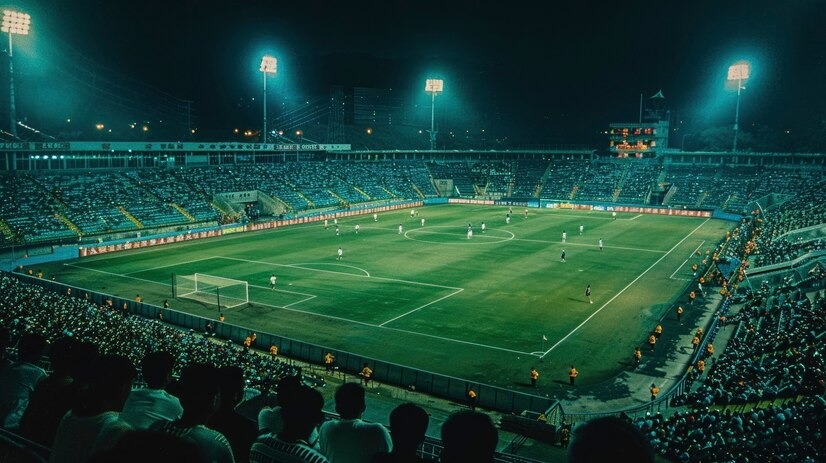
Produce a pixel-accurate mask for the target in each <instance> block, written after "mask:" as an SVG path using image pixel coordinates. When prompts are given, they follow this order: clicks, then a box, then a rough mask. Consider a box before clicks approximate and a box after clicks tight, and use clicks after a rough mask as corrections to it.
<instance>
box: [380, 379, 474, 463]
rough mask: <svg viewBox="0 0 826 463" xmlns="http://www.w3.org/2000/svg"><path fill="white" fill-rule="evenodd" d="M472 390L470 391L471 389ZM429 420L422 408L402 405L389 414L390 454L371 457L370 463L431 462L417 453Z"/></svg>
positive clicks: (384, 453) (381, 453) (407, 404)
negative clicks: (391, 443)
mask: <svg viewBox="0 0 826 463" xmlns="http://www.w3.org/2000/svg"><path fill="white" fill-rule="evenodd" d="M471 390H472V389H471ZM428 421H430V418H429V417H428V416H427V412H426V411H424V409H423V408H422V407H419V406H418V405H414V404H412V403H404V404H401V405H399V406H398V407H396V408H394V409H393V411H392V412H390V438H391V440H392V442H393V450H392V451H391V452H379V453H377V454H375V455H373V461H372V463H423V462H428V461H433V460H425V459H422V458H419V456H418V454H417V452H418V450H419V446H421V445H422V442H424V438H425V433H426V432H427V424H428Z"/></svg>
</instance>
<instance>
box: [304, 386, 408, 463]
mask: <svg viewBox="0 0 826 463" xmlns="http://www.w3.org/2000/svg"><path fill="white" fill-rule="evenodd" d="M365 408H366V404H365V400H364V387H362V386H361V385H360V384H358V383H344V384H342V385H341V386H340V387H339V388H338V390H337V391H336V412H338V414H339V415H340V416H341V418H340V419H338V420H331V421H327V422H325V423H324V424H322V425H321V428H320V429H319V431H318V443H319V447H320V448H321V453H323V454H324V455H325V456H326V457H327V459H328V460H330V463H370V461H371V459H372V458H373V455H375V454H376V453H379V452H389V451H390V450H391V449H392V441H391V440H390V433H389V432H388V431H387V428H385V427H384V426H382V425H381V424H379V423H368V422H366V421H362V419H361V416H362V414H363V413H364V410H365Z"/></svg>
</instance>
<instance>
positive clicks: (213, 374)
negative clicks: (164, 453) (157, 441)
mask: <svg viewBox="0 0 826 463" xmlns="http://www.w3.org/2000/svg"><path fill="white" fill-rule="evenodd" d="M179 386H180V387H179V393H180V396H179V398H180V399H181V405H182V406H183V407H184V414H183V415H182V416H181V418H180V419H178V420H174V421H168V420H161V421H156V422H155V423H153V424H152V426H151V427H150V429H151V430H152V431H161V432H164V433H167V434H171V435H173V436H176V437H180V438H182V439H183V440H185V441H187V442H191V443H193V444H195V445H197V446H198V447H199V448H200V449H201V451H202V452H203V453H204V456H206V459H207V461H209V462H216V463H234V462H235V458H234V457H233V454H232V447H230V445H229V441H228V440H227V438H226V437H224V435H223V434H221V433H220V432H218V431H216V430H214V429H210V428H208V427H207V426H206V423H207V422H208V421H209V418H210V417H211V416H212V414H213V413H215V410H217V408H218V398H219V395H220V388H219V385H218V378H217V369H216V368H215V367H213V366H211V365H206V364H194V365H190V366H188V367H186V368H184V370H183V372H181V381H180V384H179Z"/></svg>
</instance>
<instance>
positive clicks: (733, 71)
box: [728, 61, 751, 153]
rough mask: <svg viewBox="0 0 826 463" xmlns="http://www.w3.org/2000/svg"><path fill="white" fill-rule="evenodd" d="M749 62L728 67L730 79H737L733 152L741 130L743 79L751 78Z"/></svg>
mask: <svg viewBox="0 0 826 463" xmlns="http://www.w3.org/2000/svg"><path fill="white" fill-rule="evenodd" d="M750 71H751V69H749V63H747V62H743V61H741V62H739V63H735V64H732V65H731V66H729V68H728V80H730V81H735V80H736V81H737V107H736V109H735V111H734V142H733V143H732V147H731V152H732V153H736V152H737V134H738V132H739V131H740V92H741V91H742V90H743V88H744V87H743V80H745V79H748V78H749V72H750Z"/></svg>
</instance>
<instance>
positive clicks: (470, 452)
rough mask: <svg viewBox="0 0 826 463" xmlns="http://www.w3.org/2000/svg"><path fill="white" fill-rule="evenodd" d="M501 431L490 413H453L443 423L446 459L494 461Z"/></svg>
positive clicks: (454, 461)
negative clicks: (494, 423)
mask: <svg viewBox="0 0 826 463" xmlns="http://www.w3.org/2000/svg"><path fill="white" fill-rule="evenodd" d="M498 441H499V433H498V432H497V431H496V427H495V426H494V425H493V421H492V420H491V419H490V417H489V416H488V415H485V414H484V413H479V412H472V411H467V410H464V411H460V412H456V413H453V414H452V415H450V417H448V419H447V421H445V423H444V424H443V425H442V445H443V446H444V448H443V449H442V455H441V460H440V461H441V462H442V463H466V462H471V461H472V462H474V463H490V462H492V461H493V456H494V453H495V452H496V444H497V443H498Z"/></svg>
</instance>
